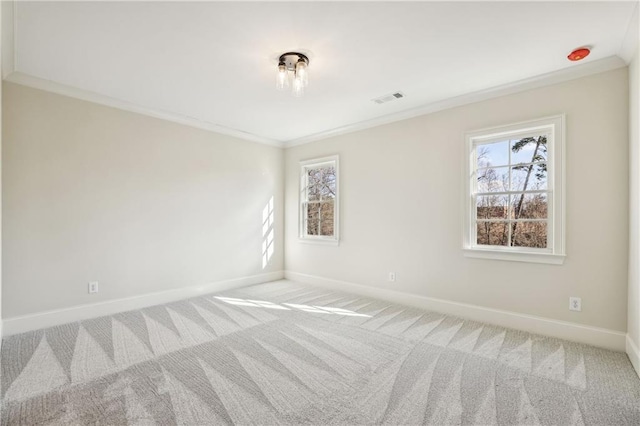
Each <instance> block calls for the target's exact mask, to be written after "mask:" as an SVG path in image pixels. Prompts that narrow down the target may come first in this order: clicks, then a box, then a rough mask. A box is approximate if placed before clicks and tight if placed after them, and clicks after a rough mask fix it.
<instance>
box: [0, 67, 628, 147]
mask: <svg viewBox="0 0 640 426" xmlns="http://www.w3.org/2000/svg"><path fill="white" fill-rule="evenodd" d="M625 66H626V63H625V61H624V60H623V59H621V58H620V57H618V56H609V57H607V58H604V59H599V60H596V61H592V62H587V63H585V64H580V65H576V66H573V67H570V68H565V69H562V70H559V71H554V72H550V73H546V74H541V75H539V76H536V77H532V78H528V79H524V80H519V81H516V82H513V83H508V84H505V85H501V86H496V87H492V88H490V89H486V90H481V91H478V92H473V93H468V94H465V95H461V96H456V97H453V98H447V99H443V100H440V101H437V102H433V103H430V104H427V105H423V106H420V107H417V108H412V109H408V110H405V111H400V112H397V113H393V114H388V115H383V116H380V117H377V118H374V119H372V120H366V121H361V122H357V123H353V124H349V125H346V126H342V127H338V128H335V129H331V130H327V131H324V132H320V133H315V134H313V135H309V136H304V137H302V138H297V139H292V140H288V141H278V140H274V139H270V138H265V137H262V136H258V135H254V134H252V133H248V132H243V131H241V130H237V129H232V128H229V127H225V126H221V125H218V124H214V123H210V122H207V121H203V120H198V119H196V118H193V117H188V116H184V115H181V114H176V113H172V112H168V111H163V110H159V109H155V108H149V107H145V106H141V105H137V104H133V103H130V102H127V101H123V100H120V99H116V98H112V97H109V96H104V95H100V94H98V93H95V92H91V91H88V90H83V89H78V88H75V87H72V86H67V85H64V84H60V83H56V82H54V81H51V80H45V79H42V78H38V77H34V76H31V75H28V74H24V73H21V72H13V73H11V74H10V75H9V76H7V77H6V78H5V80H6V81H9V82H11V83H16V84H20V85H23V86H28V87H32V88H35V89H40V90H44V91H47V92H52V93H57V94H59V95H63V96H68V97H72V98H76V99H81V100H84V101H88V102H93V103H97V104H100V105H105V106H109V107H112V108H117V109H121V110H125V111H130V112H134V113H138V114H143V115H147V116H150V117H154V118H159V119H162V120H167V121H172V122H174V123H179V124H183V125H186V126H191V127H196V128H199V129H204V130H208V131H211V132H215V133H220V134H223V135H227V136H232V137H236V138H238V139H243V140H248V141H251V142H257V143H261V144H265V145H270V146H275V147H279V148H291V147H294V146H298V145H303V144H307V143H311V142H317V141H321V140H324V139H328V138H331V137H334V136H339V135H344V134H347V133H353V132H357V131H359V130H364V129H369V128H372V127H376V126H381V125H384V124H389V123H393V122H396V121H402V120H407V119H410V118H414V117H417V116H420V115H426V114H431V113H434V112H438V111H442V110H445V109H450V108H455V107H459V106H462V105H467V104H471V103H475V102H480V101H484V100H488V99H493V98H497V97H500V96H506V95H511V94H514V93H519V92H524V91H526V90H531V89H536V88H540V87H545V86H551V85H553V84H558V83H563V82H566V81H569V80H574V79H577V78H581V77H587V76H589V75H593V74H599V73H602V72H606V71H611V70H614V69H618V68H622V67H625Z"/></svg>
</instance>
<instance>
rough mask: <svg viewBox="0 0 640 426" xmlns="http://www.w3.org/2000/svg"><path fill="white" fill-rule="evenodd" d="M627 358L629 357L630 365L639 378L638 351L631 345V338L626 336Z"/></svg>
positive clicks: (639, 351) (639, 358)
mask: <svg viewBox="0 0 640 426" xmlns="http://www.w3.org/2000/svg"><path fill="white" fill-rule="evenodd" d="M627 356H628V357H629V360H631V364H632V365H633V368H635V369H636V373H637V374H638V377H640V350H638V347H637V346H636V345H635V344H634V343H633V340H631V336H629V335H628V334H627Z"/></svg>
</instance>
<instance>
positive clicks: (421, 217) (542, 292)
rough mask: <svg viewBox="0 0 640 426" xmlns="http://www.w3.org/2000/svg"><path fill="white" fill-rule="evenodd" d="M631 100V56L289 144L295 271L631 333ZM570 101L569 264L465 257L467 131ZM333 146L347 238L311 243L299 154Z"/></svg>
mask: <svg viewBox="0 0 640 426" xmlns="http://www.w3.org/2000/svg"><path fill="white" fill-rule="evenodd" d="M627 103H628V80H627V69H626V68H623V69H618V70H614V71H610V72H606V73H602V74H598V75H593V76H590V77H586V78H581V79H578V80H573V81H570V82H567V83H562V84H558V85H554V86H549V87H545V88H541V89H535V90H531V91H527V92H523V93H519V94H515V95H510V96H505V97H501V98H496V99H492V100H488V101H483V102H479V103H476V104H471V105H466V106H463V107H459V108H455V109H450V110H446V111H441V112H438V113H434V114H430V115H425V116H421V117H417V118H414V119H410V120H406V121H402V122H397V123H393V124H388V125H384V126H380V127H376V128H371V129H368V130H364V131H359V132H357V133H351V134H348V135H344V136H338V137H333V138H330V139H326V140H323V141H320V142H316V143H311V144H307V145H302V146H298V147H294V148H291V149H288V150H286V153H285V158H286V161H285V166H286V176H285V179H286V180H285V188H286V200H285V215H286V217H287V223H286V231H285V246H286V248H285V250H286V253H285V266H286V269H287V270H289V271H293V272H298V273H304V274H310V275H315V276H320V277H325V278H330V279H336V280H342V281H347V282H353V283H358V284H365V285H369V286H374V287H380V288H388V289H393V290H398V291H402V292H407V293H413V294H418V295H424V296H430V297H435V298H441V299H447V300H452V301H457V302H464V303H470V304H475V305H480V306H484V307H490V308H496V309H504V310H509V311H515V312H519V313H524V314H532V315H538V316H543V317H548V318H554V319H558V320H566V321H572V322H576V323H582V324H588V325H592V326H598V327H604V328H608V329H614V330H620V331H624V330H625V329H626V323H627V263H628V256H627V250H628V208H627V205H628V170H629V167H628V152H629V150H628V113H627ZM559 113H566V120H567V121H566V122H567V141H566V148H567V150H566V158H567V163H566V176H567V178H566V190H567V191H566V193H567V198H566V211H567V241H566V243H567V259H566V261H565V264H564V265H562V266H557V265H543V264H528V263H518V262H507V261H496V260H482V259H470V258H465V257H463V253H462V223H463V211H462V210H463V206H462V202H463V196H462V194H461V191H462V188H463V182H462V179H463V173H462V170H461V167H462V164H463V160H462V158H463V151H464V139H463V133H464V132H465V131H469V130H475V129H479V128H485V127H490V126H497V125H502V124H509V123H513V122H518V121H523V120H530V119H535V118H539V117H545V116H549V115H554V114H559ZM331 154H339V155H340V178H341V188H340V190H341V220H342V222H341V234H342V235H341V244H340V246H338V247H331V246H318V245H310V244H303V243H300V242H298V240H297V216H298V208H297V202H298V194H297V185H298V162H299V161H300V160H306V159H311V158H314V157H321V156H326V155H331ZM389 271H394V272H396V274H397V281H396V282H394V283H390V282H388V281H387V275H388V272H389ZM569 296H579V297H582V304H583V310H582V312H579V313H578V312H570V311H569V310H568V299H569Z"/></svg>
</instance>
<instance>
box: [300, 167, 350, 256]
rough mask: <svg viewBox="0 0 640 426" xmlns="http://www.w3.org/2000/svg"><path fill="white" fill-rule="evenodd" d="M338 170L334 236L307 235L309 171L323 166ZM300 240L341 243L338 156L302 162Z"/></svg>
mask: <svg viewBox="0 0 640 426" xmlns="http://www.w3.org/2000/svg"><path fill="white" fill-rule="evenodd" d="M329 165H330V166H333V167H334V168H335V170H336V196H335V199H334V202H333V235H331V236H327V235H307V226H306V220H307V215H306V211H305V203H306V202H307V187H308V178H309V175H308V173H307V171H308V170H311V169H316V168H320V167H323V166H329ZM298 197H299V198H298V230H299V232H298V238H299V241H301V242H304V243H316V244H328V245H338V244H339V241H340V237H339V236H340V232H339V231H340V168H339V159H338V156H337V155H332V156H328V157H323V158H316V159H312V160H306V161H301V162H300V189H299V192H298Z"/></svg>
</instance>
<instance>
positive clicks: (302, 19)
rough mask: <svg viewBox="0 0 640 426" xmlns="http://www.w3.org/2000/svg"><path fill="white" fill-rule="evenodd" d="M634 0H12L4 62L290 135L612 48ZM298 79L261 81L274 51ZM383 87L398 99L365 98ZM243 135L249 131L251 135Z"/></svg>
mask: <svg viewBox="0 0 640 426" xmlns="http://www.w3.org/2000/svg"><path fill="white" fill-rule="evenodd" d="M634 7H636V3H634V2H602V3H594V2H588V3H585V2H552V3H541V2H533V3H523V2H515V3H514V2H511V3H510V2H500V3H482V2H474V3H460V2H454V3H433V2H428V3H399V2H395V3H362V2H357V3H338V2H313V3H301V2H293V3H264V2H261V3H203V2H200V3H166V2H135V3H131V2H104V3H96V2H90V3H82V2H72V3H58V2H44V3H37V2H20V3H18V4H16V10H15V21H14V22H15V26H16V28H15V50H16V52H15V58H16V61H15V64H14V66H15V70H16V71H18V72H20V73H23V74H27V75H30V76H33V77H38V78H41V79H46V80H51V81H53V82H56V83H60V84H64V85H67V86H71V87H74V88H77V89H82V90H86V91H90V92H95V93H97V94H100V95H104V96H108V97H111V98H115V99H118V100H121V101H126V102H129V103H131V104H135V105H138V106H140V107H144V108H149V109H153V110H156V111H164V112H166V113H169V114H174V115H176V116H177V115H180V116H186V117H191V118H194V119H196V120H201V121H204V122H207V123H211V124H212V125H214V126H220V127H221V128H228V129H235V130H238V131H241V132H244V133H248V134H250V135H247V136H248V137H249V138H251V137H252V136H251V135H254V136H256V137H259V138H262V139H264V140H272V141H292V140H296V139H300V138H305V137H308V136H310V135H314V134H318V133H325V132H328V131H331V130H333V129H339V128H343V127H345V126H351V125H354V124H355V123H360V122H363V121H367V120H372V119H376V118H378V117H382V116H386V115H389V114H394V113H398V112H400V111H403V110H409V109H412V108H417V107H420V106H423V105H427V104H431V103H434V102H438V101H441V100H444V99H448V98H452V97H456V96H460V95H463V94H466V93H471V92H476V91H481V90H485V89H488V88H492V87H496V86H501V85H505V84H509V83H512V82H516V81H519V80H523V79H528V78H531V77H534V76H538V75H541V74H544V73H549V72H553V71H558V70H561V69H565V68H568V67H575V66H576V64H574V63H571V62H569V61H568V60H567V59H566V56H567V54H568V53H569V52H570V51H571V50H572V49H574V48H576V47H580V46H583V45H590V46H592V47H593V50H592V54H591V55H590V56H589V57H588V58H587V59H586V60H585V61H583V62H587V61H595V60H598V59H601V58H606V57H610V56H612V55H618V54H620V50H621V48H622V44H623V40H624V38H625V34H626V32H627V29H628V27H629V22H630V18H631V16H632V12H633V10H634ZM289 50H299V51H302V52H305V53H308V56H309V57H310V60H311V63H310V84H309V87H308V90H307V93H306V94H305V96H304V97H303V98H301V99H296V98H293V97H292V96H291V95H290V94H289V93H288V92H278V91H276V89H275V69H276V63H277V57H278V56H279V54H280V53H283V52H285V51H289ZM395 91H402V92H403V93H404V94H405V96H406V97H405V98H404V99H401V100H397V101H393V102H391V103H388V104H383V105H378V104H375V103H373V102H372V101H371V99H373V98H375V97H378V96H381V95H386V94H389V93H392V92H395ZM254 139H255V138H254Z"/></svg>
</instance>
